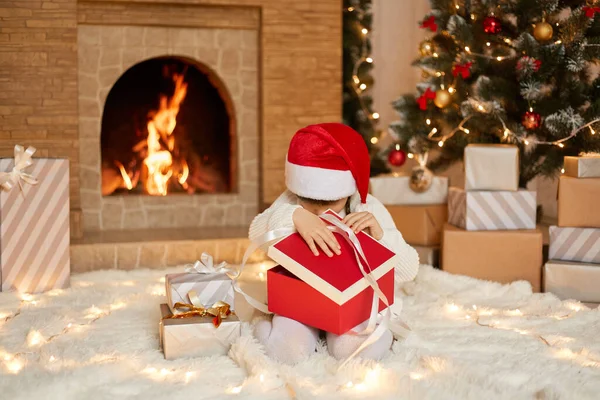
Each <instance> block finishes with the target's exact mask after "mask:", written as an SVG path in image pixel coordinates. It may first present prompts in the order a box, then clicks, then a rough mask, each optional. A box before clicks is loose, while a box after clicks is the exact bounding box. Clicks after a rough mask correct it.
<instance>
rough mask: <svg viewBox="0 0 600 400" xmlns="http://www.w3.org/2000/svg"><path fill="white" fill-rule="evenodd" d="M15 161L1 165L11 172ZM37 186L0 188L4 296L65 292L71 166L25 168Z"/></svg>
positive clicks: (36, 162) (39, 161)
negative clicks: (20, 293) (13, 292)
mask: <svg viewBox="0 0 600 400" xmlns="http://www.w3.org/2000/svg"><path fill="white" fill-rule="evenodd" d="M14 165H15V163H14V159H12V158H3V159H0V172H10V171H11V170H12V169H13V167H14ZM25 172H27V173H28V174H31V175H32V176H33V177H34V178H36V179H37V181H38V183H37V184H35V185H32V184H29V183H25V182H22V183H21V185H19V184H18V183H15V185H14V186H13V187H12V188H11V189H10V190H6V189H2V188H0V281H1V282H2V291H9V290H17V291H19V292H26V293H37V292H44V291H46V290H50V289H56V288H66V287H68V286H69V279H70V272H71V262H70V247H69V244H70V233H69V212H70V206H69V160H67V159H53V158H34V159H33V160H32V165H31V166H30V167H28V168H26V171H25Z"/></svg>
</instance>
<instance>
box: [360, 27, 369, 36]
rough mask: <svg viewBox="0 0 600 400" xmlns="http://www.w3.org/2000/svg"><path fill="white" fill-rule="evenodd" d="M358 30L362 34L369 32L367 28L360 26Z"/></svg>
mask: <svg viewBox="0 0 600 400" xmlns="http://www.w3.org/2000/svg"><path fill="white" fill-rule="evenodd" d="M360 31H361V32H362V33H363V35H366V34H367V33H369V30H368V29H367V28H362V29H361V30H360Z"/></svg>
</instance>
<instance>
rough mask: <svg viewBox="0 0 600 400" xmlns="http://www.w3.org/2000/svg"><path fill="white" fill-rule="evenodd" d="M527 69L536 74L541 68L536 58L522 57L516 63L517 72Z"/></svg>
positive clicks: (540, 63)
mask: <svg viewBox="0 0 600 400" xmlns="http://www.w3.org/2000/svg"><path fill="white" fill-rule="evenodd" d="M526 67H529V68H531V69H532V70H533V72H538V71H539V70H540V68H541V67H542V62H541V61H540V60H538V59H537V58H533V57H529V56H523V57H521V58H519V61H517V72H521V71H523V69H524V68H526Z"/></svg>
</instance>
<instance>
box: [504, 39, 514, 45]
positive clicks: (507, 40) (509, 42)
mask: <svg viewBox="0 0 600 400" xmlns="http://www.w3.org/2000/svg"><path fill="white" fill-rule="evenodd" d="M504 43H506V44H511V43H512V40H510V39H509V38H504Z"/></svg>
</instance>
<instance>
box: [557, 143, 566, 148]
mask: <svg viewBox="0 0 600 400" xmlns="http://www.w3.org/2000/svg"><path fill="white" fill-rule="evenodd" d="M556 145H557V146H558V147H560V148H561V149H562V148H564V147H565V145H564V144H562V143H557V144H556Z"/></svg>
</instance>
